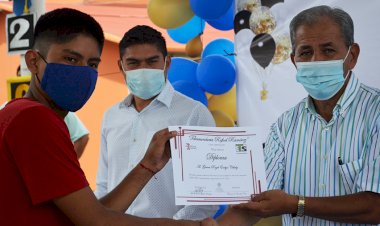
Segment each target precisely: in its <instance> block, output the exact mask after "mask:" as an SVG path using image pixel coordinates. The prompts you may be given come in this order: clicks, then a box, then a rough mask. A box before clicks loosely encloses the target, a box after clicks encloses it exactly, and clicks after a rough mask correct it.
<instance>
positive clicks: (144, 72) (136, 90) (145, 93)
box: [121, 59, 166, 100]
mask: <svg viewBox="0 0 380 226" xmlns="http://www.w3.org/2000/svg"><path fill="white" fill-rule="evenodd" d="M121 66H122V69H123V71H124V73H125V74H126V77H127V79H126V82H127V86H128V89H129V91H130V92H131V93H132V94H133V95H135V96H137V97H139V98H141V99H143V100H148V99H150V98H152V97H154V96H157V95H158V94H160V93H161V91H162V90H163V89H164V87H165V74H164V71H165V66H166V59H165V66H164V69H163V70H161V69H147V68H142V69H136V70H129V71H126V70H124V67H123V64H122V62H121Z"/></svg>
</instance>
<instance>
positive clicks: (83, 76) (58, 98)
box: [41, 60, 98, 112]
mask: <svg viewBox="0 0 380 226" xmlns="http://www.w3.org/2000/svg"><path fill="white" fill-rule="evenodd" d="M44 61H45V60H44ZM45 62H46V61H45ZM97 78H98V72H97V71H96V70H94V69H93V68H91V67H89V66H72V65H66V64H54V63H46V68H45V72H44V75H43V78H42V81H41V88H42V90H43V91H45V93H46V94H47V95H48V96H49V97H50V98H51V99H52V100H53V101H54V103H55V104H56V105H58V106H59V107H60V108H62V109H63V110H66V111H72V112H75V111H77V110H79V109H80V108H82V107H83V105H84V104H85V103H86V102H87V100H88V99H89V98H90V96H91V94H92V92H93V91H94V89H95V85H96V80H97Z"/></svg>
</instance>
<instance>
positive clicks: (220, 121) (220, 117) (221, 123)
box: [211, 110, 235, 127]
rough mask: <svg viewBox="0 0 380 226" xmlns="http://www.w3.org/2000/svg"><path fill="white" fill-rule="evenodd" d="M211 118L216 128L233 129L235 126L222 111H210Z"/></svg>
mask: <svg viewBox="0 0 380 226" xmlns="http://www.w3.org/2000/svg"><path fill="white" fill-rule="evenodd" d="M211 114H212V116H213V117H214V120H215V124H216V126H217V127H233V126H235V123H234V120H232V118H231V117H230V116H229V115H227V114H226V113H224V112H222V111H218V110H215V111H211Z"/></svg>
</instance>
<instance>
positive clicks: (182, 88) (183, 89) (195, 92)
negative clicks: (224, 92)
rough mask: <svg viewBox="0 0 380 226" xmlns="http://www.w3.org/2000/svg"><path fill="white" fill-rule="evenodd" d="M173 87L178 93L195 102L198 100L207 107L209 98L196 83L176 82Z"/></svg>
mask: <svg viewBox="0 0 380 226" xmlns="http://www.w3.org/2000/svg"><path fill="white" fill-rule="evenodd" d="M173 87H174V89H175V90H177V91H178V92H180V93H182V94H183V95H186V96H188V97H190V98H192V99H194V100H197V101H199V102H201V103H202V104H204V105H205V106H206V107H207V102H208V101H207V97H206V94H205V92H204V91H203V90H202V89H201V88H200V87H199V86H198V85H197V84H195V83H192V82H189V81H184V80H180V81H176V82H174V83H173Z"/></svg>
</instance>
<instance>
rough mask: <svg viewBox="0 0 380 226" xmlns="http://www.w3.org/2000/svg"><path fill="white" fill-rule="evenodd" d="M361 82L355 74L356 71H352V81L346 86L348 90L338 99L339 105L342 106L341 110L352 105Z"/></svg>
mask: <svg viewBox="0 0 380 226" xmlns="http://www.w3.org/2000/svg"><path fill="white" fill-rule="evenodd" d="M359 89H360V82H359V79H358V78H357V77H356V76H355V74H354V72H351V77H350V81H348V84H347V86H346V90H345V91H344V93H343V95H342V96H341V97H340V99H339V100H338V103H337V106H339V107H340V109H341V111H343V112H345V111H346V110H347V108H348V107H349V106H350V104H351V103H352V101H353V100H354V99H355V96H356V95H357V93H358V92H359Z"/></svg>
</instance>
